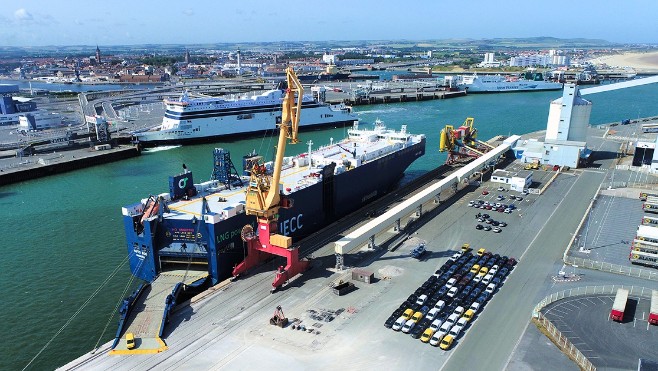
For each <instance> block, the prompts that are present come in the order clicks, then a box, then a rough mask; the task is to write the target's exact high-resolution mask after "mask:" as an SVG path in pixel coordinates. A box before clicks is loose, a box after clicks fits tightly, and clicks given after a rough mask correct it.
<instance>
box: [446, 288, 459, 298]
mask: <svg viewBox="0 0 658 371" xmlns="http://www.w3.org/2000/svg"><path fill="white" fill-rule="evenodd" d="M457 290H458V289H457V288H456V287H451V288H450V290H449V291H448V294H447V295H448V297H449V298H454V297H455V295H457Z"/></svg>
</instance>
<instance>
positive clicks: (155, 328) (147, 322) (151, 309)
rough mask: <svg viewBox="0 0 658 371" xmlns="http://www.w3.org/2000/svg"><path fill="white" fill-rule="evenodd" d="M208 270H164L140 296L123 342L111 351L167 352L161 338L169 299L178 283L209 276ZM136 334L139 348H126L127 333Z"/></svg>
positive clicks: (131, 314) (129, 320)
mask: <svg viewBox="0 0 658 371" xmlns="http://www.w3.org/2000/svg"><path fill="white" fill-rule="evenodd" d="M207 275H208V272H207V271H205V270H204V271H195V270H182V269H179V270H172V271H168V272H162V273H161V274H160V275H159V276H158V277H157V278H156V279H155V280H154V281H153V282H152V283H151V285H150V286H149V287H147V288H146V289H145V290H144V293H142V295H141V296H140V297H139V299H138V300H137V302H136V303H135V305H134V306H133V309H132V312H131V313H130V315H129V316H128V320H127V326H126V330H125V331H124V333H123V336H122V338H121V341H120V342H119V343H118V344H117V346H116V347H115V348H114V349H113V350H112V351H110V354H114V355H120V354H152V353H159V352H162V351H165V350H166V349H167V345H166V344H165V343H164V341H163V340H162V339H161V338H160V336H159V334H160V326H161V325H162V316H163V315H164V311H165V300H166V298H167V295H169V294H170V293H171V290H172V289H173V288H174V286H175V285H176V284H177V283H179V282H183V283H185V284H191V283H192V282H195V281H197V280H199V279H202V278H203V277H205V276H207ZM128 333H132V334H133V335H135V348H133V349H128V348H127V347H126V334H128Z"/></svg>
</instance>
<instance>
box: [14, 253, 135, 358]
mask: <svg viewBox="0 0 658 371" xmlns="http://www.w3.org/2000/svg"><path fill="white" fill-rule="evenodd" d="M129 256H130V255H128V256H126V257H125V258H124V259H123V261H122V262H121V263H120V264H119V265H118V266H117V267H116V268H114V271H113V272H112V273H111V274H110V275H109V276H108V277H107V278H105V280H104V281H103V282H102V283H101V285H100V286H98V288H97V289H96V290H95V291H94V292H93V293H92V294H91V296H90V297H89V298H87V300H85V302H84V303H82V305H81V306H80V308H78V310H76V311H75V313H73V315H72V316H71V317H70V318H69V319H68V320H67V321H66V323H64V325H63V326H62V327H60V329H59V330H57V332H56V333H55V335H53V337H51V338H50V340H48V342H47V343H46V345H44V346H43V348H41V350H39V352H38V353H37V354H36V355H35V356H34V357H32V359H31V360H30V362H28V364H27V365H25V367H23V371H24V370H26V369H27V368H28V367H30V365H31V364H32V363H33V362H34V361H35V360H36V359H37V358H39V356H40V355H41V353H43V352H44V351H45V350H46V348H48V346H50V344H51V343H52V342H53V340H55V338H57V336H59V334H61V333H62V331H64V329H66V327H68V325H69V324H71V322H73V320H74V319H75V317H77V316H78V314H80V312H82V311H83V310H84V309H85V308H86V307H87V305H89V303H91V300H92V299H93V298H94V297H96V295H98V293H100V292H101V290H102V289H103V287H104V286H105V285H107V284H108V283H109V282H110V280H111V279H112V278H113V277H114V276H115V275H116V274H117V273H118V272H119V269H120V268H122V267H123V265H124V264H126V262H127V261H128V257H129Z"/></svg>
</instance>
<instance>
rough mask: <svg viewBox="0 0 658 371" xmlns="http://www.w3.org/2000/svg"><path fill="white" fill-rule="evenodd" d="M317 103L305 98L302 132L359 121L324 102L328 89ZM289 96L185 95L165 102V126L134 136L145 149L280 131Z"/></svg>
mask: <svg viewBox="0 0 658 371" xmlns="http://www.w3.org/2000/svg"><path fill="white" fill-rule="evenodd" d="M312 90H313V92H314V93H315V95H316V96H317V99H315V98H313V96H310V95H304V97H303V100H302V109H303V110H304V112H303V114H302V115H301V120H300V123H299V126H300V128H309V127H320V126H323V125H344V124H346V125H350V126H351V125H352V124H353V123H354V122H355V121H358V118H357V116H356V114H354V113H352V108H351V107H349V106H346V105H345V104H342V103H341V104H327V103H325V102H324V95H325V89H324V88H323V87H314V88H312ZM284 95H285V92H284V91H283V90H280V89H274V90H268V91H266V92H264V93H262V94H259V95H255V96H251V97H239V98H237V99H225V98H215V97H212V98H190V97H189V96H188V93H187V92H184V93H183V94H182V96H181V97H180V99H178V100H165V102H164V103H165V107H166V111H165V115H164V118H163V120H162V124H161V125H160V126H159V127H156V128H153V129H151V130H148V131H144V132H137V133H134V135H135V137H136V139H137V140H138V141H139V142H140V143H142V144H144V145H157V144H170V143H190V142H202V141H210V140H211V139H217V138H220V137H227V136H244V135H248V134H252V133H257V132H264V131H267V130H274V129H276V124H277V123H278V122H280V121H281V103H282V100H283V97H284Z"/></svg>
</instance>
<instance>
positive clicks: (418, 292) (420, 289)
mask: <svg viewBox="0 0 658 371" xmlns="http://www.w3.org/2000/svg"><path fill="white" fill-rule="evenodd" d="M424 293H425V288H424V287H422V286H421V287H419V288H417V289H416V291H414V295H416V296H421V295H423V294H424Z"/></svg>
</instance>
